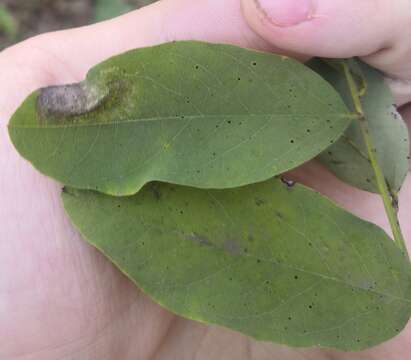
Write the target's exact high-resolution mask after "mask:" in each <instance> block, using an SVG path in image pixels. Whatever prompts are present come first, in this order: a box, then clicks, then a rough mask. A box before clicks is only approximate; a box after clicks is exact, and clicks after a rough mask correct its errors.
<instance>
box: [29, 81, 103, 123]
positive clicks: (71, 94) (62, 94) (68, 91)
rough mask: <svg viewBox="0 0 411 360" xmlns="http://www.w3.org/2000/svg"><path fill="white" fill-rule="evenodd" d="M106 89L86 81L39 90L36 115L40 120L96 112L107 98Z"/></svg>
mask: <svg viewBox="0 0 411 360" xmlns="http://www.w3.org/2000/svg"><path fill="white" fill-rule="evenodd" d="M108 95H109V91H108V88H107V87H98V86H96V85H90V84H89V83H87V81H84V82H80V83H77V84H70V85H63V86H49V87H46V88H43V89H41V90H40V94H39V96H38V98H37V113H38V114H39V116H40V118H48V117H52V118H55V117H70V116H79V115H83V114H86V113H89V112H91V111H94V110H96V109H97V108H98V107H99V106H101V105H102V104H103V102H104V100H105V99H106V98H107V97H108Z"/></svg>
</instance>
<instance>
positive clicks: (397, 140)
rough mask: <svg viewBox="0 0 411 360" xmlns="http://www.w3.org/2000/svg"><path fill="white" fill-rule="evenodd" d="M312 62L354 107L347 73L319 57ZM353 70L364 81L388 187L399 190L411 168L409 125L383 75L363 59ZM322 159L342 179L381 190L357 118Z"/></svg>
mask: <svg viewBox="0 0 411 360" xmlns="http://www.w3.org/2000/svg"><path fill="white" fill-rule="evenodd" d="M310 65H311V67H312V68H313V69H314V70H316V71H317V72H318V73H320V74H321V75H322V76H323V77H324V78H325V79H326V80H327V81H329V82H330V83H331V84H332V85H333V86H334V87H335V88H336V89H337V90H338V92H339V93H340V94H341V96H342V97H343V99H344V100H345V102H346V104H347V106H350V107H352V100H351V95H350V93H349V89H348V86H347V83H346V80H345V77H344V74H343V73H342V72H340V71H338V70H336V69H333V68H332V67H330V66H329V65H328V64H326V63H324V62H323V61H322V60H319V59H315V60H313V61H311V62H310ZM353 70H354V71H355V72H357V77H358V79H357V80H358V81H359V82H361V79H360V78H363V81H364V80H365V89H364V90H365V95H364V96H363V97H362V105H363V109H364V112H365V115H366V117H367V120H368V125H369V128H370V132H371V136H372V138H373V140H374V144H375V146H376V150H377V158H378V162H379V164H380V166H381V169H382V171H383V173H384V175H385V178H386V180H387V183H388V185H389V188H390V189H391V190H392V191H393V192H394V193H397V192H398V191H399V190H400V188H401V186H402V184H403V182H404V180H405V177H406V175H407V172H408V169H409V153H410V145H409V136H408V129H407V126H406V124H405V122H404V121H403V119H402V117H401V115H400V114H399V113H398V111H397V110H396V108H395V106H394V105H393V103H394V100H393V97H392V94H391V91H390V89H389V88H388V86H387V85H386V84H385V83H384V79H383V77H382V75H381V74H380V73H379V72H378V71H377V70H375V69H373V68H371V67H370V66H368V65H366V64H364V63H361V62H356V63H355V68H353ZM360 86H361V84H360ZM320 160H321V161H322V162H323V163H324V164H325V165H326V166H327V167H328V168H329V169H330V170H331V171H332V172H334V173H335V174H336V175H337V176H338V177H339V178H341V179H342V180H343V181H345V182H347V183H349V184H351V185H353V186H356V187H358V188H360V189H363V190H366V191H371V192H375V193H378V188H377V185H376V181H375V176H374V171H373V169H372V166H371V164H370V161H369V157H368V154H367V150H366V147H365V144H364V141H363V138H362V135H361V131H360V127H359V125H358V123H356V122H355V121H353V122H352V123H351V125H350V127H349V128H348V129H347V131H346V132H345V134H344V135H343V136H342V137H341V138H340V139H339V140H338V141H337V142H336V143H335V144H333V145H331V146H330V147H329V148H328V149H327V150H326V151H325V152H324V153H323V154H321V155H320Z"/></svg>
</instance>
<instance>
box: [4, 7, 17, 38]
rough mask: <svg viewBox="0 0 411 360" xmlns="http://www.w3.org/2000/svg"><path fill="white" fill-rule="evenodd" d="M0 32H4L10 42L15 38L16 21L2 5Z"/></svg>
mask: <svg viewBox="0 0 411 360" xmlns="http://www.w3.org/2000/svg"><path fill="white" fill-rule="evenodd" d="M0 32H4V33H5V34H6V35H7V37H8V38H9V40H10V41H13V40H15V39H16V38H17V35H18V25H17V22H16V19H15V18H14V17H13V15H12V14H11V13H10V12H9V11H8V10H7V8H6V7H5V6H4V5H1V4H0Z"/></svg>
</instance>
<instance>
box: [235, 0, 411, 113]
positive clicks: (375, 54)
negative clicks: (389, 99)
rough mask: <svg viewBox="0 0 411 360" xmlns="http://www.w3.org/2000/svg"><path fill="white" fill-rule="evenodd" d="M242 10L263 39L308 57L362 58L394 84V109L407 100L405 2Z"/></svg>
mask: <svg viewBox="0 0 411 360" xmlns="http://www.w3.org/2000/svg"><path fill="white" fill-rule="evenodd" d="M242 6H243V12H244V16H245V18H246V19H247V21H248V23H249V24H250V26H251V27H252V28H253V29H254V30H255V31H256V32H257V33H258V34H259V35H261V36H262V38H263V39H265V40H267V41H269V42H271V43H272V44H275V45H276V46H278V47H280V48H282V49H284V50H290V51H294V52H297V53H302V54H306V55H310V56H321V57H332V58H346V57H353V56H361V57H362V58H363V59H364V60H365V61H366V62H368V63H369V64H371V65H372V66H374V67H377V68H379V69H381V70H382V71H384V72H385V73H386V74H387V75H388V76H389V77H391V78H392V79H393V80H392V81H391V82H390V84H391V85H392V86H393V90H394V92H395V94H396V98H398V104H399V105H401V104H403V103H405V102H407V101H410V100H411V82H408V81H407V80H411V62H409V61H406V59H410V58H411V42H410V41H409V39H410V38H411V27H410V26H409V24H410V22H411V6H410V3H409V1H408V0H397V1H391V0H361V1H358V0H333V1H328V0H299V1H295V0H242ZM397 93H398V94H397Z"/></svg>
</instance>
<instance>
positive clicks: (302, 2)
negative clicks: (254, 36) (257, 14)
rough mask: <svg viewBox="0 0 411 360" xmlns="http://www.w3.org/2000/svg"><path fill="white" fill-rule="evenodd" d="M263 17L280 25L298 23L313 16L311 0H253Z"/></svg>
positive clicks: (286, 25) (285, 25)
mask: <svg viewBox="0 0 411 360" xmlns="http://www.w3.org/2000/svg"><path fill="white" fill-rule="evenodd" d="M254 1H255V2H256V4H257V7H258V8H259V10H260V11H261V13H262V14H263V15H264V17H265V18H266V19H267V20H268V21H270V22H271V23H272V24H274V25H276V26H281V27H288V26H294V25H298V24H300V23H302V22H304V21H308V20H310V19H311V18H312V17H313V13H314V3H313V0H254Z"/></svg>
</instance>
